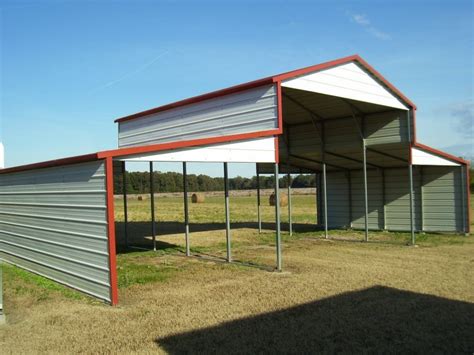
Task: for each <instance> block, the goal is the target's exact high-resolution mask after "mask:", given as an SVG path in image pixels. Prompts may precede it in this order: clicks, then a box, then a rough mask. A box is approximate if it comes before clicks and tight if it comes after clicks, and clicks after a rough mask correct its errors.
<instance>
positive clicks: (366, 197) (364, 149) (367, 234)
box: [362, 139, 369, 242]
mask: <svg viewBox="0 0 474 355" xmlns="http://www.w3.org/2000/svg"><path fill="white" fill-rule="evenodd" d="M362 150H363V154H364V161H363V169H364V208H365V213H364V214H365V216H364V217H365V241H366V242H368V241H369V196H368V192H367V149H366V146H365V139H362Z"/></svg>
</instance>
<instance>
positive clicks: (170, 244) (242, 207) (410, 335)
mask: <svg viewBox="0 0 474 355" xmlns="http://www.w3.org/2000/svg"><path fill="white" fill-rule="evenodd" d="M294 200H295V202H294V203H295V208H294V213H295V218H294V220H295V222H296V223H297V225H296V230H297V231H299V232H297V233H295V234H294V236H293V237H291V238H290V237H289V236H288V234H287V233H284V234H283V239H284V245H283V248H284V249H283V250H284V254H283V256H284V259H283V261H284V270H285V271H284V272H283V273H276V272H268V271H264V270H262V269H260V268H258V267H249V266H244V265H243V264H231V265H229V264H226V263H222V262H218V261H217V259H213V258H204V257H202V255H204V254H206V255H207V254H209V255H213V256H217V257H222V256H224V255H225V233H224V231H223V230H222V229H218V228H221V227H223V222H224V209H223V200H222V198H220V197H219V196H215V197H207V198H206V202H205V203H204V204H195V205H190V208H191V222H192V225H191V231H194V232H193V233H192V234H191V242H192V248H193V249H192V250H193V252H194V253H195V254H199V255H201V257H193V258H185V257H184V256H183V253H182V250H183V240H184V238H183V235H182V233H181V230H182V226H181V225H180V224H179V223H178V222H182V201H181V199H179V198H172V197H168V198H162V199H157V203H156V204H157V212H156V214H157V220H159V221H161V223H159V224H158V231H159V234H160V236H159V241H160V243H159V247H160V250H159V251H158V252H156V253H154V252H151V251H148V252H138V251H137V252H129V253H126V254H120V255H119V256H118V263H119V278H120V305H119V306H118V307H109V306H106V305H103V304H101V303H98V302H95V301H93V300H91V299H89V298H88V297H83V296H78V294H77V293H75V292H71V291H68V290H67V291H66V289H64V288H62V287H57V286H52V285H55V284H54V283H49V282H46V284H44V282H45V281H44V279H42V278H37V277H29V276H26V275H29V274H28V273H23V272H18V269H16V268H13V267H8V268H6V273H5V286H6V287H5V308H6V312H7V319H8V322H9V324H8V325H7V326H4V327H2V328H0V349H1V350H0V352H1V353H15V354H18V353H32V352H34V353H36V352H50V353H76V352H85V353H130V352H138V353H148V352H155V351H158V352H168V353H189V352H211V353H216V352H222V353H249V352H250V353H256V352H261V353H270V352H298V353H301V352H306V353H307V352H362V351H366V352H405V351H410V352H425V353H427V352H438V353H439V352H444V353H458V352H461V353H462V352H464V353H468V352H470V353H472V352H473V351H474V272H473V271H472V269H473V266H474V257H473V255H474V241H473V238H472V237H463V236H448V235H424V236H419V239H418V240H419V247H417V248H414V247H407V246H406V241H407V240H408V235H407V234H403V233H400V234H393V233H372V234H371V238H372V240H373V241H374V242H371V243H360V242H358V240H361V239H362V234H361V233H360V232H354V231H332V232H331V236H332V238H333V239H331V240H324V239H322V238H321V232H318V231H314V230H313V231H312V230H311V227H310V226H309V225H308V224H309V223H312V222H313V221H314V219H315V217H314V196H297V197H296V198H295V199H294ZM265 202H266V203H265V205H267V201H265ZM117 203H118V205H117V218H118V219H120V218H121V217H120V215H121V212H120V208H119V207H120V202H119V201H118V202H117ZM231 203H232V205H231V206H232V209H231V214H232V219H233V222H234V227H235V229H234V230H233V233H232V238H233V252H234V257H235V258H236V259H238V260H242V261H246V262H252V263H254V264H258V265H269V266H271V265H274V262H275V252H274V242H273V238H274V234H273V233H272V232H271V230H270V229H269V228H270V227H272V225H271V223H272V221H273V219H274V215H273V211H274V210H273V208H271V207H269V206H265V207H264V208H263V215H264V222H265V224H264V226H265V228H266V229H265V231H264V233H262V234H261V235H259V234H258V232H256V230H255V228H254V227H255V223H253V224H252V223H250V224H249V223H248V222H249V221H255V219H256V211H255V206H254V198H253V197H234V198H233V199H232V201H231ZM148 204H149V201H131V202H130V210H131V212H132V218H131V220H132V221H133V222H134V223H133V227H132V230H133V232H134V234H135V238H134V240H133V242H134V243H137V244H141V245H150V240H149V225H148V223H146V221H147V220H149V212H148V210H147V208H148ZM284 211H285V209H283V213H284ZM122 218H123V213H122ZM283 220H285V219H284V218H283ZM120 229H121V226H120V225H119V226H118V230H120ZM205 229H210V231H205ZM196 230H201V231H199V232H196ZM119 237H121V236H119Z"/></svg>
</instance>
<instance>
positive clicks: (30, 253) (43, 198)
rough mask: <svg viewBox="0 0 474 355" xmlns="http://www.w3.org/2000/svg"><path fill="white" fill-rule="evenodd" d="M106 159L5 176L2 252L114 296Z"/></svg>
mask: <svg viewBox="0 0 474 355" xmlns="http://www.w3.org/2000/svg"><path fill="white" fill-rule="evenodd" d="M104 167H105V164H104V163H103V161H94V162H88V163H81V164H74V165H67V166H61V167H53V168H46V169H39V170H30V171H25V172H19V173H11V174H3V175H0V255H1V257H2V258H3V259H4V260H5V261H7V262H10V263H12V264H15V265H18V266H19V267H22V268H25V269H27V270H30V271H32V272H35V273H38V274H41V275H43V276H45V277H48V278H50V279H53V280H56V281H58V282H60V283H63V284H66V285H69V286H71V287H73V288H76V289H78V290H81V291H83V292H85V293H88V294H91V295H93V296H96V297H98V298H101V299H104V300H107V301H110V289H109V288H110V275H109V252H108V239H107V219H106V189H105V168H104Z"/></svg>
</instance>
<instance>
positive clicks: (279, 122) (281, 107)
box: [276, 81, 283, 133]
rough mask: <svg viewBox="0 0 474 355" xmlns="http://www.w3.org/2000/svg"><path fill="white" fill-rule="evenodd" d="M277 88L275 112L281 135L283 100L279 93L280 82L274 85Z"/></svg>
mask: <svg viewBox="0 0 474 355" xmlns="http://www.w3.org/2000/svg"><path fill="white" fill-rule="evenodd" d="M276 87H277V110H278V130H279V131H280V133H283V103H282V102H283V99H282V92H281V81H278V82H277V83H276Z"/></svg>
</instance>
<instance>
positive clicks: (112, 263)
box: [105, 157, 118, 306]
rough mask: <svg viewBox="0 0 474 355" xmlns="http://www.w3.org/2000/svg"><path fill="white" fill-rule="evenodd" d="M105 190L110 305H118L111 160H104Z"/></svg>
mask: <svg viewBox="0 0 474 355" xmlns="http://www.w3.org/2000/svg"><path fill="white" fill-rule="evenodd" d="M105 176H106V190H107V232H108V233H107V234H108V240H109V268H110V303H111V304H112V306H115V305H117V304H118V283H117V261H116V255H115V253H116V251H115V215H114V167H113V159H112V158H111V157H108V158H106V159H105Z"/></svg>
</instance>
